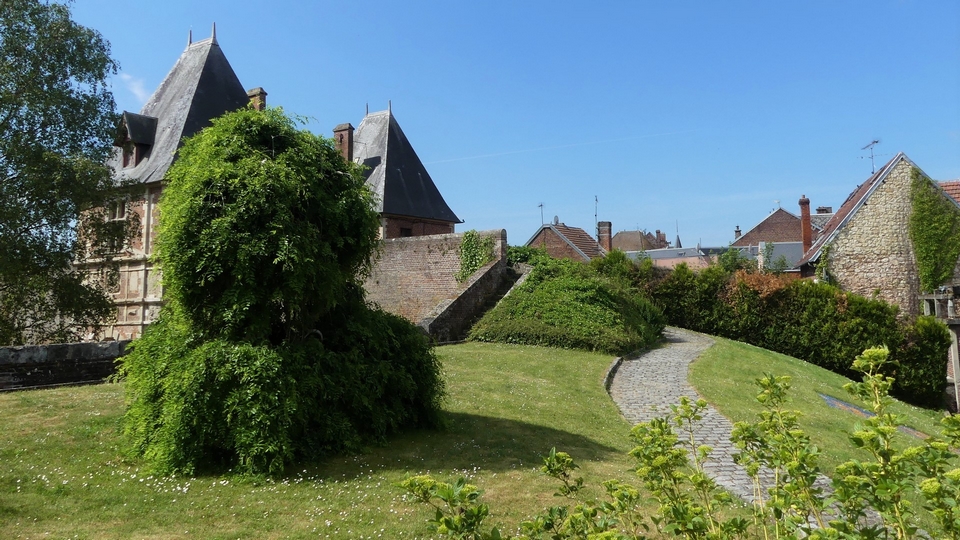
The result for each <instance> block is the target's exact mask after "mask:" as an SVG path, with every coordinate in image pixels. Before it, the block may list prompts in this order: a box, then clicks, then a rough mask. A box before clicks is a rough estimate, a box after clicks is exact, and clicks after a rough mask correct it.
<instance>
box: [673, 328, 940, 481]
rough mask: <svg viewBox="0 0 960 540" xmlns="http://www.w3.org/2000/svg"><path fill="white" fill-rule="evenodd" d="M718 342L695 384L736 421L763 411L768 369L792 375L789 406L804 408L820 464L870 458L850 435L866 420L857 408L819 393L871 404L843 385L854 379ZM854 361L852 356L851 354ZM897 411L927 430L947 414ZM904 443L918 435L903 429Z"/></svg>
mask: <svg viewBox="0 0 960 540" xmlns="http://www.w3.org/2000/svg"><path fill="white" fill-rule="evenodd" d="M714 339H716V340H717V344H716V345H714V346H713V347H711V348H710V349H707V351H706V352H705V353H704V354H703V355H702V356H701V357H700V358H699V359H697V361H696V362H694V363H693V364H692V365H691V368H690V383H691V384H692V385H693V386H694V387H695V388H696V389H697V391H699V392H700V394H701V395H702V396H703V397H704V399H706V400H707V401H709V402H710V403H711V404H712V405H714V406H715V407H716V408H717V409H718V410H719V411H720V412H722V413H723V414H724V416H726V417H727V418H730V419H731V420H732V421H734V422H738V421H741V420H746V421H751V422H752V421H756V415H757V413H758V412H760V411H761V410H762V408H761V406H760V404H759V403H758V402H757V401H756V399H755V397H756V395H757V392H758V388H757V386H756V385H755V384H754V381H755V380H757V379H759V378H761V377H763V376H764V375H765V374H767V373H769V374H772V375H789V376H790V377H791V381H790V384H791V390H790V396H791V401H790V402H789V403H788V407H789V408H790V409H794V410H798V411H801V412H802V414H803V415H802V416H801V417H800V424H801V427H802V428H803V430H804V431H805V432H806V433H807V435H809V436H810V438H811V440H812V442H813V443H814V444H816V445H817V446H819V447H820V449H821V450H822V451H823V455H822V456H823V457H822V460H821V466H822V467H823V469H824V470H828V471H832V470H833V468H834V467H836V465H838V464H840V463H842V462H843V461H847V460H849V459H854V458H856V459H867V458H868V455H867V454H866V453H861V452H860V451H857V450H856V449H855V448H853V446H852V445H851V443H850V442H849V439H848V438H847V435H848V434H849V433H850V432H851V431H852V430H853V427H854V426H855V425H856V424H857V423H858V422H861V421H862V420H863V419H862V418H861V417H859V416H857V415H855V414H853V413H850V412H846V411H842V410H838V409H834V408H831V407H829V406H828V405H827V404H826V403H825V402H824V400H823V399H822V398H821V397H820V396H819V395H818V393H821V394H826V395H828V396H832V397H835V398H838V399H841V400H843V401H846V402H848V403H853V404H854V405H858V406H861V407H863V408H866V406H864V404H862V403H859V402H857V399H856V398H854V397H853V396H851V395H849V394H847V392H846V391H845V390H844V389H843V385H844V384H846V383H848V382H850V379H847V378H846V377H843V376H840V375H837V374H836V373H833V372H830V371H827V370H825V369H822V368H819V367H817V366H814V365H813V364H808V363H806V362H803V361H801V360H797V359H796V358H792V357H789V356H785V355H782V354H779V353H775V352H771V351H768V350H766V349H760V348H758V347H754V346H753V345H747V344H745V343H740V342H737V341H730V340H727V339H723V338H714ZM850 361H851V363H852V362H853V359H852V358H851V359H850ZM893 409H894V412H897V413H900V414H903V415H905V417H906V422H905V423H906V425H907V426H909V427H912V428H914V429H916V430H919V431H921V432H923V433H926V434H928V435H936V434H939V433H940V418H942V416H943V415H942V413H940V412H939V411H931V410H927V409H921V408H918V407H914V406H911V405H907V404H905V403H901V402H897V403H896V404H895V406H894V407H893ZM899 439H900V442H901V443H902V444H903V445H904V446H906V445H914V444H919V443H920V442H921V441H920V439H917V438H915V437H912V436H909V435H906V434H900V436H899Z"/></svg>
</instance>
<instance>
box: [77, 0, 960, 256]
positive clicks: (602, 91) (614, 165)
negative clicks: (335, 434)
mask: <svg viewBox="0 0 960 540" xmlns="http://www.w3.org/2000/svg"><path fill="white" fill-rule="evenodd" d="M121 5H123V4H118V3H116V2H113V1H111V2H108V1H105V0H77V1H76V2H75V3H74V4H73V6H72V11H73V14H74V18H75V19H76V20H77V21H79V22H80V23H82V24H85V25H87V26H90V27H92V28H95V29H97V30H98V31H100V32H101V33H102V34H103V35H104V37H105V38H106V39H107V40H109V41H110V43H111V46H112V52H113V56H114V58H116V59H117V60H118V61H119V63H120V66H121V73H120V74H119V75H118V76H117V77H115V78H114V80H113V91H114V94H115V97H116V100H117V105H118V107H119V108H120V109H125V110H131V111H139V110H140V107H141V106H142V104H143V103H144V102H145V101H146V98H147V97H148V96H149V94H150V93H151V92H152V91H153V89H154V88H156V86H157V85H158V84H159V83H160V81H161V80H162V79H163V77H164V75H166V73H167V71H168V70H169V69H170V68H171V67H172V66H173V64H174V62H175V61H176V59H177V58H178V57H179V55H180V53H181V52H182V51H183V49H184V48H185V46H186V40H187V32H188V31H189V30H191V29H192V30H193V35H194V39H197V40H199V39H203V38H206V37H209V35H210V29H211V25H212V23H213V22H216V24H217V38H218V41H219V43H220V46H221V47H222V49H223V51H224V53H225V54H226V56H227V58H228V59H229V60H230V63H231V64H232V66H233V68H234V71H236V73H237V75H238V76H239V78H240V80H241V82H242V83H243V84H244V86H245V87H247V88H253V87H256V86H262V87H263V88H264V89H265V90H266V91H267V92H268V93H269V96H268V98H267V101H268V103H269V104H271V105H279V106H282V107H283V108H284V109H285V110H286V111H287V112H289V113H295V114H299V115H303V116H306V117H308V118H309V119H310V121H309V123H308V126H307V127H308V128H309V129H310V130H311V131H314V132H315V133H319V134H323V135H325V136H330V135H331V129H332V128H333V126H335V125H337V124H339V123H342V122H351V123H353V125H354V126H357V125H359V123H360V120H361V119H362V118H363V115H364V110H365V107H366V105H367V104H368V103H369V107H370V110H371V111H378V110H383V109H386V108H387V102H388V100H391V101H392V104H393V112H394V115H395V116H396V118H397V120H398V121H399V122H400V125H401V126H402V127H403V130H404V132H405V133H406V134H407V137H408V138H409V139H410V141H411V143H412V144H413V146H414V148H415V149H416V150H417V152H418V154H419V155H420V158H421V159H422V160H423V161H424V163H425V164H426V166H427V169H428V170H429V171H430V174H431V176H432V177H433V180H434V182H435V183H436V184H437V186H438V187H439V188H440V190H441V192H442V193H443V195H444V197H445V198H446V200H447V203H448V204H449V205H450V207H451V208H452V209H453V210H454V212H456V213H457V215H458V216H460V218H461V219H463V220H464V221H465V223H464V224H462V225H459V226H458V227H457V230H458V231H463V230H468V229H478V230H484V229H493V228H505V229H507V233H508V238H509V241H510V243H511V244H522V243H525V242H526V241H527V239H529V237H530V236H531V235H532V234H533V233H534V232H535V231H536V229H537V228H538V227H539V226H540V223H541V217H540V215H541V214H540V208H539V207H538V205H540V204H541V203H542V204H543V215H544V218H545V219H546V220H547V221H549V220H551V219H552V218H553V216H558V217H559V218H560V221H562V222H564V223H566V224H567V225H571V226H577V227H582V228H583V229H585V230H587V231H588V232H591V233H593V232H595V229H594V208H595V199H594V198H595V197H596V199H597V200H598V201H599V204H598V206H599V219H600V220H601V221H603V220H607V221H611V222H613V230H614V232H616V231H620V230H636V229H645V230H649V231H653V230H656V229H661V230H664V231H666V232H667V236H668V238H670V239H671V240H672V239H673V237H674V236H675V234H676V231H677V228H678V227H679V233H680V237H681V239H682V241H683V243H684V245H688V246H689V245H695V244H696V243H697V242H698V241H701V242H702V243H703V245H704V246H708V245H709V246H723V245H727V244H728V243H730V242H731V241H732V240H733V229H734V226H736V225H739V226H740V227H741V229H743V230H744V231H746V230H747V229H749V228H751V227H753V226H754V225H755V224H756V223H757V222H759V221H760V220H762V219H763V218H764V217H765V216H766V215H767V214H769V213H770V212H771V211H772V210H774V209H776V208H777V204H778V203H777V201H779V204H780V205H781V206H783V208H785V209H787V210H789V211H791V212H794V213H798V212H799V210H798V207H797V200H798V199H799V198H800V196H801V195H806V196H807V197H809V198H810V199H811V206H813V207H817V206H833V207H834V208H837V207H839V206H840V205H841V204H842V203H843V201H844V199H845V198H846V197H847V195H848V194H849V193H850V192H851V191H852V190H853V189H854V188H855V187H856V186H857V185H858V184H860V183H862V182H863V181H864V180H865V179H866V178H867V177H869V176H870V172H871V168H870V160H869V153H868V152H867V151H863V150H861V148H862V147H863V146H864V145H866V144H867V143H869V142H870V141H872V140H874V139H880V141H881V143H880V144H878V145H877V146H876V148H875V153H876V155H877V157H876V160H877V165H878V166H879V165H880V164H882V163H883V162H885V161H886V160H888V159H890V158H891V157H893V156H894V155H896V153H897V152H900V151H902V152H905V153H906V154H907V155H908V156H909V157H910V158H911V159H913V161H914V162H916V163H917V165H919V166H920V167H921V168H922V169H923V170H924V171H925V172H926V173H927V174H929V175H930V176H931V177H933V178H934V179H937V180H948V179H957V178H960V2H957V1H956V0H949V1H936V0H923V1H921V0H916V1H914V0H874V1H841V2H837V1H835V0H834V1H824V2H819V1H810V2H798V1H795V2H760V1H756V2H737V1H728V2H707V1H702V2H689V1H674V2H656V3H655V2H646V1H633V2H566V1H559V0H555V1H551V2H539V1H528V2H516V1H514V2H499V1H491V2H460V1H453V2H422V1H416V0H407V1H404V2H380V1H363V0H349V1H340V2H327V1H323V2H320V1H316V2H295V1H287V0H273V1H269V2H245V1H240V0H234V1H231V2H225V1H206V2H195V1H192V2H187V1H181V0H168V1H166V2H162V3H161V2H136V3H130V4H128V5H124V7H123V8H122V9H121V8H119V7H118V6H121ZM865 156H866V159H865V158H864V157H865Z"/></svg>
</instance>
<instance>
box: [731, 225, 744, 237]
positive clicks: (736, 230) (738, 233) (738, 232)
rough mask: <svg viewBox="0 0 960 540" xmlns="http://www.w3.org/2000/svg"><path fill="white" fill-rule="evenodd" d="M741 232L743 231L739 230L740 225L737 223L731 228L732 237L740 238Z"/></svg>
mask: <svg viewBox="0 0 960 540" xmlns="http://www.w3.org/2000/svg"><path fill="white" fill-rule="evenodd" d="M742 234H743V233H742V232H740V226H739V225H737V228H736V229H734V230H733V239H734V240H736V239H737V238H740V235H742Z"/></svg>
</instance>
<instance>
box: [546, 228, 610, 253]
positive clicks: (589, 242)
mask: <svg viewBox="0 0 960 540" xmlns="http://www.w3.org/2000/svg"><path fill="white" fill-rule="evenodd" d="M548 226H549V227H552V228H553V230H555V231H556V232H557V234H559V235H560V236H562V237H564V238H566V239H567V240H568V241H570V243H571V244H573V245H574V246H576V247H577V249H579V250H580V251H582V252H583V254H584V255H586V256H587V257H590V258H591V259H594V258H596V257H603V256H604V254H605V253H604V251H603V248H601V247H600V244H599V243H597V241H596V240H595V239H594V238H593V237H592V236H590V235H589V234H587V231H585V230H583V229H581V228H579V227H567V226H566V225H564V224H563V223H559V224H557V225H548Z"/></svg>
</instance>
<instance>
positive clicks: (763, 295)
mask: <svg viewBox="0 0 960 540" xmlns="http://www.w3.org/2000/svg"><path fill="white" fill-rule="evenodd" d="M653 297H654V299H655V301H656V302H657V304H658V305H659V306H661V307H662V309H663V311H664V314H665V315H666V316H667V319H668V320H669V321H670V323H671V324H675V325H677V326H682V327H684V328H689V329H691V330H697V331H699V332H704V333H707V334H714V335H719V336H723V337H727V338H730V339H735V340H738V341H743V342H746V343H750V344H753V345H756V346H758V347H763V348H765V349H769V350H772V351H777V352H780V353H783V354H788V355H790V356H793V357H796V358H800V359H802V360H805V361H807V362H810V363H812V364H816V365H818V366H820V367H823V368H826V369H829V370H831V371H833V372H836V373H840V374H842V375H845V376H848V377H852V378H856V377H857V374H856V373H855V372H853V371H852V370H851V368H850V365H851V363H852V362H853V359H854V358H855V357H856V356H857V355H859V354H860V353H861V352H862V351H863V350H864V349H867V348H870V347H875V346H881V345H886V346H887V347H888V348H889V349H890V351H891V357H892V359H893V360H894V361H895V362H897V364H898V367H894V368H892V371H890V372H889V373H888V375H891V376H894V377H896V379H897V380H896V383H895V385H894V387H893V390H892V394H893V395H895V396H897V397H899V398H900V399H902V400H904V401H908V402H910V403H914V404H917V405H922V406H927V407H939V406H941V405H942V403H943V386H944V382H945V380H946V351H947V348H948V347H949V345H950V337H949V333H948V331H947V329H946V327H945V326H944V325H943V324H942V323H940V322H938V321H937V320H935V319H933V318H930V317H920V318H917V319H913V320H908V321H903V320H901V319H899V318H898V308H897V307H896V306H893V305H890V304H887V303H886V302H884V301H882V300H877V299H869V298H864V297H862V296H858V295H856V294H853V293H849V292H844V291H842V290H840V289H839V288H837V287H834V286H831V285H827V284H824V283H815V282H813V281H809V280H800V281H791V280H788V279H786V278H783V277H780V276H776V275H772V274H756V273H748V272H745V271H743V270H738V271H736V272H735V273H731V272H729V271H727V270H725V269H723V268H722V267H720V266H711V267H708V268H706V269H704V270H702V271H700V272H698V273H694V272H693V271H691V270H690V269H689V268H687V267H686V265H680V266H678V267H677V268H676V269H675V270H674V271H673V272H672V273H671V274H670V275H669V276H667V277H666V278H664V279H663V280H661V281H659V282H658V283H656V284H654V285H653Z"/></svg>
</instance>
